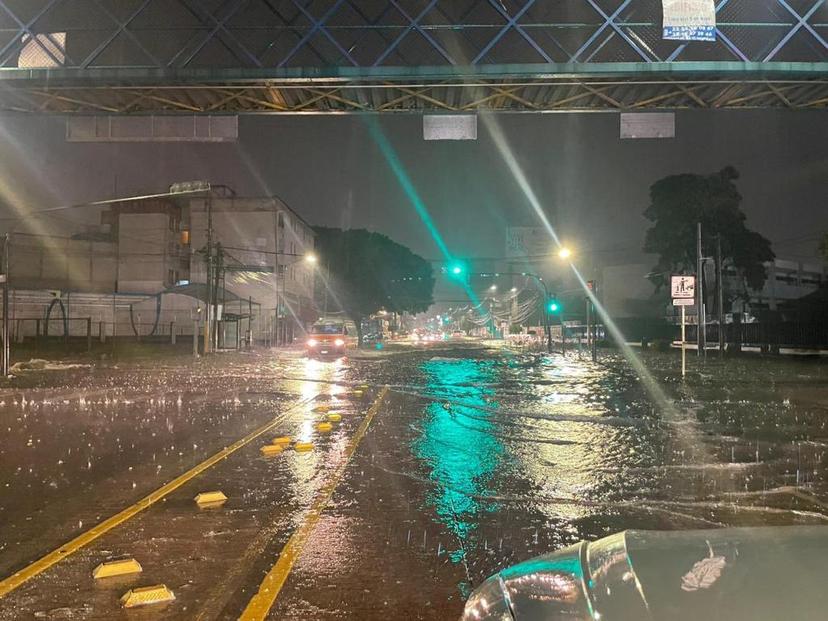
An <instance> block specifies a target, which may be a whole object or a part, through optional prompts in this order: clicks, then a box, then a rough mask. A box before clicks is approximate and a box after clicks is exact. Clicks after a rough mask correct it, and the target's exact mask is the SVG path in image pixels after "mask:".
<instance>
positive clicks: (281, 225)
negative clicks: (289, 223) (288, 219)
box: [276, 211, 285, 229]
mask: <svg viewBox="0 0 828 621" xmlns="http://www.w3.org/2000/svg"><path fill="white" fill-rule="evenodd" d="M276 226H278V227H279V228H280V229H283V228H285V214H283V213H282V212H281V211H280V212H279V215H278V216H277V218H276Z"/></svg>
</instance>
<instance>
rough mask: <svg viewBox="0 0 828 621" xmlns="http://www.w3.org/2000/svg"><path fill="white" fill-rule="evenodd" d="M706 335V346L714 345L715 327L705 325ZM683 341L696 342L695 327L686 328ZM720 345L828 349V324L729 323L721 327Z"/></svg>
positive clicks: (717, 338)
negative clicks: (685, 337)
mask: <svg viewBox="0 0 828 621" xmlns="http://www.w3.org/2000/svg"><path fill="white" fill-rule="evenodd" d="M706 336H707V343H708V345H715V344H717V343H718V342H719V325H718V324H708V325H707V335H706ZM687 341H688V342H691V343H692V342H697V341H698V333H697V326H695V325H691V326H687ZM724 342H725V343H726V344H727V345H728V346H731V347H738V346H748V347H760V348H765V349H771V350H772V349H774V348H779V347H796V348H803V349H823V348H828V321H824V322H797V321H779V322H762V323H730V324H727V325H725V330H724Z"/></svg>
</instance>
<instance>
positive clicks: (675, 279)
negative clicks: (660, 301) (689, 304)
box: [670, 274, 696, 306]
mask: <svg viewBox="0 0 828 621" xmlns="http://www.w3.org/2000/svg"><path fill="white" fill-rule="evenodd" d="M670 297H672V298H673V299H677V298H681V299H690V300H692V299H693V298H695V297H696V277H695V276H694V275H692V274H673V275H672V276H670ZM676 306H678V304H677V305H676Z"/></svg>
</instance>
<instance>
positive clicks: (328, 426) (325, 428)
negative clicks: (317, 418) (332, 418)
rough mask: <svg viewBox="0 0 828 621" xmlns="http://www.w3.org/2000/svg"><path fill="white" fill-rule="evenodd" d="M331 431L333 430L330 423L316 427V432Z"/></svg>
mask: <svg viewBox="0 0 828 621" xmlns="http://www.w3.org/2000/svg"><path fill="white" fill-rule="evenodd" d="M331 429H333V425H331V424H330V423H319V424H318V425H317V426H316V430H317V431H330V430H331Z"/></svg>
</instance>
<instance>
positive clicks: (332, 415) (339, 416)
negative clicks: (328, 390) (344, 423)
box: [328, 412, 342, 423]
mask: <svg viewBox="0 0 828 621" xmlns="http://www.w3.org/2000/svg"><path fill="white" fill-rule="evenodd" d="M328 420H329V421H331V422H332V423H338V422H339V421H341V420H342V414H337V413H336V412H332V413H330V414H328Z"/></svg>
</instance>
